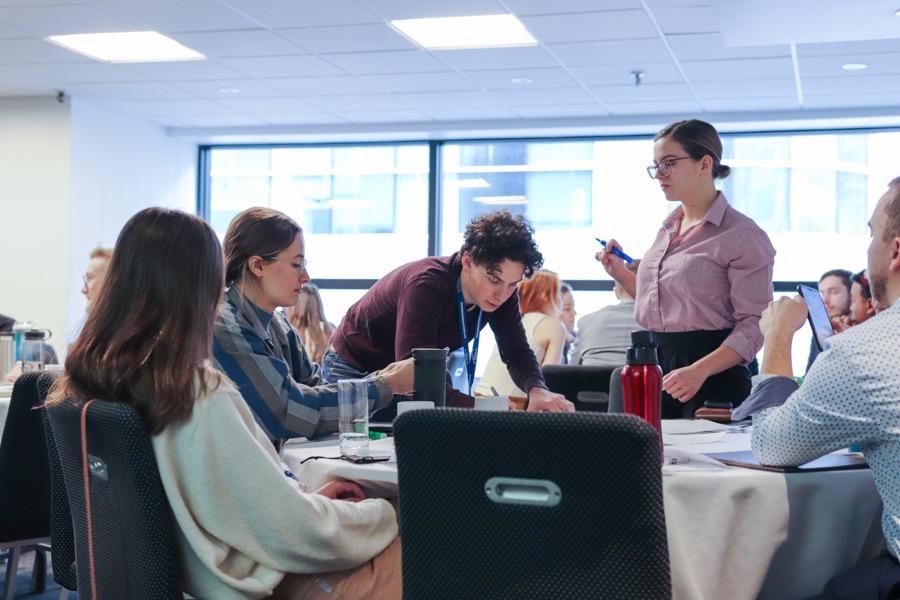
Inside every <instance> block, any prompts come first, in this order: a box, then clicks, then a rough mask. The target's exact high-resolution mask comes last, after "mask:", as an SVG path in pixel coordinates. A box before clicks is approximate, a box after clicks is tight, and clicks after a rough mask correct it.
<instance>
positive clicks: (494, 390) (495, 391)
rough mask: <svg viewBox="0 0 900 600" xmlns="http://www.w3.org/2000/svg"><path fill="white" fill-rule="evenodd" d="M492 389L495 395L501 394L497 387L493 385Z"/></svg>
mask: <svg viewBox="0 0 900 600" xmlns="http://www.w3.org/2000/svg"><path fill="white" fill-rule="evenodd" d="M491 391H492V392H494V395H495V396H499V395H500V392H498V391H497V388H495V387H494V386H491Z"/></svg>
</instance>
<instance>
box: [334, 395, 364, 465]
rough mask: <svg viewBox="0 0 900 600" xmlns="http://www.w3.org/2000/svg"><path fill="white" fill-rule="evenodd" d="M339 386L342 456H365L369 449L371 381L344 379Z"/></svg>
mask: <svg viewBox="0 0 900 600" xmlns="http://www.w3.org/2000/svg"><path fill="white" fill-rule="evenodd" d="M337 386H338V409H339V419H338V432H339V433H340V436H341V456H363V455H365V454H367V453H368V451H369V383H368V382H367V381H365V380H362V379H344V380H342V381H338V383H337Z"/></svg>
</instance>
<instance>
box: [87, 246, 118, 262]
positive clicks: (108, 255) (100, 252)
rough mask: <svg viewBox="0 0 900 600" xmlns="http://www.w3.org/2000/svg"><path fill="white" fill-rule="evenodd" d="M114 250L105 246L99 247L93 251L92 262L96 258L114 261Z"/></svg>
mask: <svg viewBox="0 0 900 600" xmlns="http://www.w3.org/2000/svg"><path fill="white" fill-rule="evenodd" d="M112 255H113V249H112V248H106V247H105V246H97V247H96V248H94V249H93V250H91V260H94V259H95V258H105V259H106V260H110V259H112Z"/></svg>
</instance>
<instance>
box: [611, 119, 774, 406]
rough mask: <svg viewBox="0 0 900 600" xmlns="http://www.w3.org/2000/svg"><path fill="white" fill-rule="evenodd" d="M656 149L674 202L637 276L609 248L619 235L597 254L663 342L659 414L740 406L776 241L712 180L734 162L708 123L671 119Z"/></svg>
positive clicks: (768, 296)
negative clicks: (727, 158) (727, 160)
mask: <svg viewBox="0 0 900 600" xmlns="http://www.w3.org/2000/svg"><path fill="white" fill-rule="evenodd" d="M653 155H654V161H653V165H651V166H649V167H647V173H648V174H649V175H650V177H651V178H654V179H656V180H657V181H658V182H659V186H660V189H661V190H662V192H663V194H664V195H665V197H666V199H667V200H668V201H670V202H678V203H679V204H678V206H677V207H676V208H675V210H673V211H672V212H671V213H669V216H668V217H666V219H665V220H664V221H663V225H662V227H661V228H660V230H659V233H658V234H657V236H656V240H655V241H654V242H653V245H652V246H650V249H649V250H647V252H646V253H645V254H644V259H643V262H642V263H641V269H640V270H639V271H638V273H637V276H636V277H635V274H634V273H632V272H631V271H629V270H628V269H626V268H625V262H624V261H623V260H622V258H620V257H619V256H616V255H615V254H614V253H613V252H612V250H613V249H614V248H618V249H619V251H622V249H621V246H620V245H619V244H618V242H616V241H615V240H609V242H608V244H607V246H606V249H605V250H604V251H602V252H599V253H597V260H599V261H601V263H602V264H603V267H604V268H605V269H606V272H607V273H608V274H609V275H611V276H612V278H613V279H615V280H616V281H617V282H618V283H619V285H621V286H622V287H623V288H625V291H627V292H628V293H629V294H630V295H631V296H633V297H634V298H635V319H636V320H637V322H638V324H639V325H640V326H641V327H644V328H645V329H649V330H650V332H651V334H652V339H653V341H654V343H656V344H657V346H658V347H659V359H660V361H659V362H660V365H661V366H662V369H663V373H664V374H665V375H664V377H663V409H662V416H663V418H667V419H672V418H692V417H693V416H694V413H695V412H696V411H697V409H698V408H701V407H704V406H706V407H708V408H720V407H719V406H715V404H718V403H722V405H723V406H721V408H725V407H727V406H728V404H727V403H730V405H731V406H738V405H739V404H740V403H741V402H743V400H744V398H746V397H747V394H749V393H750V376H751V373H750V369H749V368H748V366H747V365H748V363H750V362H751V361H753V359H754V358H755V357H756V353H757V352H759V350H760V348H761V347H762V341H763V340H762V334H761V333H760V331H759V317H760V315H761V314H762V311H763V310H764V309H765V308H766V305H767V304H768V303H769V301H771V300H772V269H773V266H774V262H775V249H774V248H773V247H772V243H771V242H770V241H769V236H767V235H766V233H765V232H764V231H763V230H762V229H760V228H759V226H758V225H757V224H756V223H754V222H753V220H752V219H750V218H749V217H747V216H746V215H743V214H741V213H739V212H738V211H736V210H735V209H734V208H732V207H731V206H730V205H729V204H728V201H727V200H726V199H725V195H724V194H723V193H722V192H720V191H718V190H717V189H716V186H715V181H716V180H717V179H724V178H725V177H727V176H728V175H729V174H730V172H731V169H730V168H729V167H728V166H726V165H723V164H722V163H721V160H722V141H721V140H720V139H719V134H718V133H717V132H716V130H715V128H714V127H713V126H712V125H710V124H709V123H706V122H704V121H698V120H696V119H694V120H690V121H679V122H677V123H672V124H671V125H668V126H666V127H665V128H664V129H663V130H662V131H660V132H659V134H657V136H656V139H655V140H654V143H653ZM707 403H713V404H707Z"/></svg>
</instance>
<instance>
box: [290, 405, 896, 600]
mask: <svg viewBox="0 0 900 600" xmlns="http://www.w3.org/2000/svg"><path fill="white" fill-rule="evenodd" d="M663 431H664V435H663V438H664V442H665V455H666V461H665V464H664V465H663V466H662V476H663V500H664V506H665V512H666V531H667V536H668V545H669V560H670V564H671V571H672V588H673V598H675V599H677V600H718V599H725V598H727V599H729V600H752V599H754V598H761V599H770V598H771V599H777V600H782V599H791V598H806V597H809V596H812V595H815V594H817V593H819V592H821V591H822V588H823V587H824V585H825V583H826V581H827V580H828V579H829V578H830V577H831V576H832V575H835V574H837V573H840V572H842V571H845V570H847V569H849V568H851V567H853V566H854V565H855V564H857V563H858V562H860V561H863V560H866V559H869V558H872V557H874V556H876V555H877V554H878V553H879V551H881V549H882V548H883V547H884V536H883V534H882V532H881V523H880V519H881V499H880V496H879V495H878V492H877V490H876V489H875V485H874V482H873V479H872V474H871V471H869V470H868V469H859V470H836V471H818V472H805V473H775V472H768V471H761V470H755V469H749V468H740V467H731V466H726V465H724V464H722V463H720V462H718V461H716V460H714V459H712V458H709V457H708V456H707V454H710V453H718V452H732V451H741V450H748V449H749V448H750V438H751V428H748V427H729V426H722V425H719V424H716V423H710V422H708V421H672V422H668V423H665V422H664V430H663ZM392 448H393V438H386V439H382V440H375V441H373V442H371V443H370V450H378V451H385V452H389V451H390V450H392ZM339 455H340V450H339V447H338V440H337V438H336V437H335V436H332V437H331V438H326V439H325V440H322V441H317V442H289V443H288V444H286V445H285V447H284V450H283V455H282V456H283V460H284V461H285V463H286V464H287V465H288V468H290V469H291V471H293V472H294V474H295V475H296V476H297V477H298V479H300V481H302V482H304V483H306V484H307V485H308V486H309V489H311V490H315V489H317V488H318V487H319V486H321V485H323V484H324V483H326V482H328V481H331V480H333V479H345V480H351V481H356V482H358V483H359V484H360V485H361V486H362V487H363V488H364V489H365V490H366V491H367V493H368V494H369V495H370V496H374V497H392V496H395V495H396V494H397V463H396V462H395V461H394V460H393V459H392V460H390V461H387V462H376V463H370V464H354V463H351V462H348V461H345V460H340V459H339ZM310 457H321V458H310ZM305 459H308V460H305Z"/></svg>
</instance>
